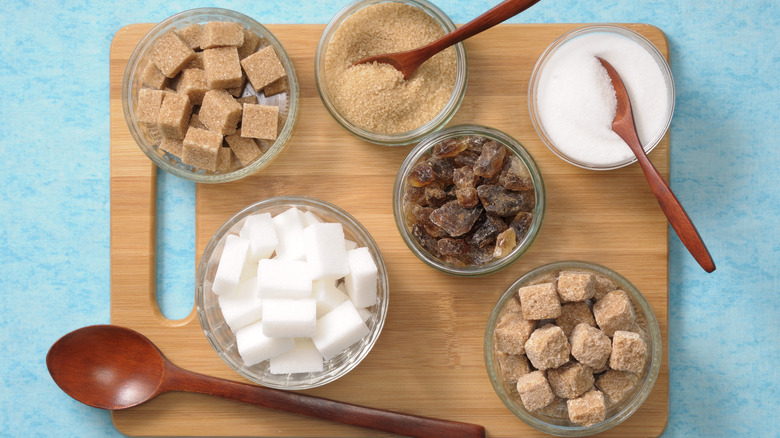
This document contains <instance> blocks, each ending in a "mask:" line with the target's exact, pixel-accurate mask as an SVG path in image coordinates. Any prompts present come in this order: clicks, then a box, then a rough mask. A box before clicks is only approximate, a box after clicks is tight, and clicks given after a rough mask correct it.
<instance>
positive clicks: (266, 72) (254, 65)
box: [241, 46, 286, 92]
mask: <svg viewBox="0 0 780 438" xmlns="http://www.w3.org/2000/svg"><path fill="white" fill-rule="evenodd" d="M241 67H243V68H244V71H245V72H246V76H247V77H248V78H249V82H250V83H251V84H252V87H254V89H255V91H257V92H260V90H262V89H263V88H265V86H266V85H268V84H270V83H271V82H273V81H276V80H278V79H280V78H282V77H284V76H285V75H286V73H285V71H284V66H283V65H282V63H281V62H280V61H279V57H277V56H276V52H274V48H273V47H271V46H267V47H265V48H263V49H261V50H259V51H257V52H255V53H253V54H252V55H250V56H247V57H246V58H244V59H242V60H241Z"/></svg>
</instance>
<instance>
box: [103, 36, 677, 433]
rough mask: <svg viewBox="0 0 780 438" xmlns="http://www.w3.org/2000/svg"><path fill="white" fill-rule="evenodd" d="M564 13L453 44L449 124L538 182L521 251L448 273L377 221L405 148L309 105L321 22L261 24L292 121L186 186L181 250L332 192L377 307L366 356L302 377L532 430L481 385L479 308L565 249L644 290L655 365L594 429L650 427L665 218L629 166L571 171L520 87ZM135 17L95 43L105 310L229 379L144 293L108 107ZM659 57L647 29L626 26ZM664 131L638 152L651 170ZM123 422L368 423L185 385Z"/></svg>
mask: <svg viewBox="0 0 780 438" xmlns="http://www.w3.org/2000/svg"><path fill="white" fill-rule="evenodd" d="M577 26H578V25H573V24H539V25H526V24H505V25H500V26H498V27H496V28H495V29H492V30H490V31H488V32H485V33H483V34H481V35H479V36H476V37H474V38H472V39H470V40H469V41H468V42H467V43H466V49H467V53H468V60H469V84H468V91H467V94H466V97H465V99H464V101H463V105H462V106H461V108H460V110H459V111H458V113H457V115H456V116H455V118H454V119H453V121H452V122H451V123H450V124H459V123H478V124H483V125H487V126H491V127H494V128H497V129H500V130H502V131H505V132H507V133H508V134H510V135H512V136H513V137H515V138H516V139H518V140H519V141H520V142H521V143H522V144H523V145H524V146H525V147H526V148H527V149H528V151H529V152H530V153H531V155H533V157H534V158H535V159H536V161H537V162H538V164H539V167H540V169H541V172H542V175H543V178H544V182H545V186H546V189H547V201H548V207H547V214H546V217H545V221H544V225H543V227H542V230H541V234H540V235H539V238H538V239H537V240H536V242H535V243H534V245H533V247H532V248H531V250H530V251H529V252H528V253H526V254H525V255H524V256H523V257H522V258H521V259H520V260H518V261H517V262H516V263H514V264H513V265H511V266H510V267H508V268H507V269H505V270H503V271H501V272H499V273H497V274H494V275H492V276H488V277H483V278H469V279H464V278H456V277H452V276H448V275H446V274H442V273H439V272H438V271H435V270H433V269H431V268H429V267H427V266H426V265H424V264H423V263H422V262H420V261H419V260H417V259H416V258H415V257H414V256H413V255H412V254H411V252H410V251H409V250H408V248H407V247H406V246H405V245H404V243H403V242H402V240H401V238H400V236H399V234H398V231H397V229H396V227H395V224H394V221H393V213H392V207H391V199H392V193H391V192H392V186H393V181H394V178H395V175H396V172H397V170H398V168H399V166H400V164H401V162H402V161H403V159H404V157H405V156H406V154H407V153H408V152H409V151H410V150H411V146H405V147H383V146H377V145H373V144H370V143H366V142H363V141H359V140H357V139H356V138H354V137H352V136H351V135H350V134H348V133H347V132H346V131H345V130H343V129H342V128H341V127H340V126H339V125H338V124H336V122H335V121H334V120H333V119H332V118H331V117H330V115H329V114H328V113H327V112H326V110H325V108H324V107H323V105H322V103H321V101H320V98H319V95H318V94H317V89H316V86H315V83H314V72H313V69H314V52H315V47H316V45H317V41H318V39H319V36H320V34H321V33H322V30H323V29H324V26H323V25H270V26H268V27H269V29H270V30H271V31H272V32H273V33H274V34H275V35H276V36H277V37H278V38H279V40H281V42H282V44H283V45H284V46H285V48H286V49H287V50H288V52H289V54H290V56H291V57H292V59H293V63H294V65H295V69H296V73H297V74H298V78H299V81H300V86H301V94H300V95H301V105H300V113H299V117H298V122H297V126H296V130H295V133H294V134H293V137H292V139H291V140H290V142H289V144H288V146H287V147H286V149H285V150H284V151H283V152H282V153H281V155H280V156H279V157H278V158H277V159H276V161H274V162H273V163H272V165H271V166H270V167H268V168H267V169H265V170H263V171H262V172H261V173H258V174H255V175H253V176H251V177H248V178H245V179H244V180H242V181H237V182H232V183H227V184H221V185H198V187H197V192H196V230H195V232H196V240H195V241H196V257H195V258H196V260H193V265H192V268H191V269H192V271H193V274H194V271H195V266H196V265H197V259H198V258H199V256H200V254H201V252H202V251H203V249H204V248H205V246H206V243H207V242H208V240H209V238H210V237H211V235H212V233H213V232H214V231H216V229H217V228H218V227H219V226H220V225H221V224H222V222H224V221H225V220H226V219H228V218H229V217H230V216H232V215H233V214H234V213H236V212H237V211H239V210H240V209H242V208H243V207H245V206H247V205H249V204H251V203H253V202H256V201H258V200H261V199H265V198H268V197H271V196H276V195H307V196H313V197H316V198H320V199H323V200H325V201H329V202H331V203H333V204H336V205H338V206H340V207H342V208H344V209H345V210H347V211H348V212H350V213H351V214H352V215H353V216H355V217H356V218H357V219H358V220H359V221H360V222H362V223H363V225H365V227H366V228H367V229H368V230H369V232H371V234H372V235H373V237H374V238H375V240H376V241H377V243H378V245H379V248H380V249H381V251H382V254H383V255H384V257H385V261H386V263H387V267H388V271H389V276H390V307H389V312H388V316H387V322H386V324H385V327H384V330H383V332H382V334H381V336H380V338H379V341H378V342H377V343H376V345H375V347H374V349H373V350H372V352H371V354H369V356H368V357H367V358H366V359H365V360H364V361H363V362H362V363H361V364H360V365H359V366H358V367H357V368H356V369H355V370H353V371H352V372H351V373H350V374H348V375H347V376H345V377H343V378H341V379H340V380H337V381H336V382H333V383H331V384H329V385H326V386H324V387H320V388H315V389H313V390H308V391H305V392H306V393H309V394H314V395H318V396H322V397H327V398H332V399H336V400H341V401H345V402H350V403H356V404H362V405H368V406H372V407H376V408H380V409H390V410H396V411H402V412H407V413H413V414H418V415H425V416H432V417H440V418H444V419H450V420H459V421H465V422H471V423H477V424H482V425H484V426H485V427H486V429H487V433H488V436H491V437H508V436H539V435H542V434H541V433H539V432H537V431H536V430H534V429H532V428H530V427H529V426H527V425H526V424H525V423H523V422H522V421H520V420H519V419H517V418H516V417H515V416H513V415H512V414H511V413H510V412H509V411H508V410H507V409H506V408H505V407H504V405H503V404H502V403H501V401H500V400H499V399H498V397H497V396H496V395H495V393H494V392H493V389H492V387H491V385H490V382H489V381H488V377H487V373H486V371H485V365H484V362H483V337H484V332H485V325H486V323H487V319H488V316H489V314H490V312H491V309H492V308H493V306H494V304H495V303H496V301H497V300H498V298H499V296H500V295H501V294H502V293H503V292H504V290H505V289H506V288H507V287H508V286H509V285H510V284H511V283H512V282H513V281H514V280H515V279H517V278H518V277H519V276H520V275H522V274H523V273H525V272H527V271H529V270H530V269H532V268H535V267H537V266H540V265H542V264H545V263H548V262H552V261H558V260H567V259H579V260H585V261H590V262H595V263H598V264H602V265H604V266H607V267H610V268H612V269H614V270H616V271H618V272H620V273H621V274H623V275H624V276H625V277H627V278H628V279H629V280H630V281H631V282H633V283H634V284H635V285H636V286H637V287H638V288H639V289H640V290H641V291H642V292H644V294H645V295H646V297H647V299H648V300H649V302H650V304H651V305H652V307H653V310H654V311H655V313H656V316H657V318H658V323H659V324H660V327H661V334H662V337H663V341H664V346H663V355H664V360H663V365H662V366H661V372H660V375H659V376H658V381H657V383H656V385H655V388H654V389H653V391H652V393H651V395H650V397H649V398H648V400H647V401H646V402H645V404H644V405H643V406H642V407H641V408H640V409H639V411H637V413H636V414H635V415H634V416H633V417H631V418H630V419H629V420H627V421H626V422H625V423H623V424H621V425H620V426H618V427H616V428H614V429H612V430H611V431H609V432H606V433H605V435H609V436H657V435H659V434H660V433H661V432H662V431H663V429H664V427H665V426H666V421H667V418H668V406H669V368H668V365H667V364H668V356H667V354H668V346H667V339H668V336H667V328H668V327H667V322H668V317H667V316H668V307H667V305H668V239H667V237H668V234H667V233H668V228H667V224H666V220H665V217H664V215H663V214H662V213H661V211H660V209H659V208H658V206H657V204H656V201H655V199H654V197H653V195H652V193H651V192H650V189H649V188H648V185H647V183H646V182H645V180H644V178H643V176H642V173H641V171H640V168H639V166H637V165H632V166H629V167H627V168H624V169H620V170H615V171H610V172H594V171H586V170H582V169H579V168H577V167H574V166H572V165H569V164H567V163H565V162H563V161H562V160H560V159H559V158H557V157H556V156H555V155H553V153H552V152H550V151H549V150H548V149H547V148H546V147H545V146H544V144H543V143H542V142H541V141H540V140H539V138H538V137H537V135H536V133H535V132H534V129H533V126H532V125H531V121H530V119H529V116H528V106H527V102H526V92H527V89H528V81H529V77H530V75H531V71H532V69H533V66H534V63H535V62H536V60H537V59H538V57H539V55H540V54H541V53H542V51H544V49H545V48H546V47H547V45H548V44H550V43H551V42H552V41H553V40H554V39H555V38H557V37H558V36H559V35H561V34H563V33H564V32H566V31H567V30H569V29H572V28H574V27H577ZM151 27H152V25H151V24H135V25H130V26H127V27H124V28H122V29H120V30H119V32H117V34H116V36H115V38H114V40H113V43H112V45H111V100H110V105H111V322H112V323H113V324H119V325H123V326H128V327H131V328H133V329H136V330H138V331H140V332H142V333H143V334H145V335H146V336H148V337H149V338H151V339H152V341H154V342H155V343H156V344H157V345H158V346H159V347H160V349H161V350H162V351H163V352H164V353H165V354H166V355H167V356H168V357H169V358H170V359H171V360H172V361H173V362H174V363H176V364H178V365H180V366H182V367H184V368H188V369H191V370H193V371H197V372H201V373H206V374H210V375H215V376H219V377H223V378H227V379H232V380H242V378H241V377H240V376H239V375H238V374H236V373H235V372H233V371H232V370H231V369H230V368H229V367H228V366H227V365H225V364H224V363H223V362H222V360H221V359H220V358H219V357H218V356H217V355H216V353H214V351H213V350H212V349H211V347H210V346H209V344H208V343H207V341H206V338H205V336H204V335H203V332H202V331H201V328H200V324H199V322H198V319H197V316H196V314H195V311H194V310H193V311H192V312H191V313H190V315H189V316H188V317H186V318H184V319H182V320H178V321H172V320H167V319H165V318H164V317H163V316H162V314H161V313H160V310H159V308H158V307H157V304H156V298H155V216H156V212H155V202H156V201H155V199H156V168H155V167H154V166H153V165H152V163H151V161H150V160H149V159H147V157H146V156H145V155H143V153H142V152H141V151H140V149H139V148H138V147H137V146H136V144H135V143H134V141H133V139H132V137H131V136H130V134H129V132H128V129H127V125H126V124H125V120H124V116H123V114H122V103H121V86H122V75H123V73H124V69H125V65H126V63H127V60H128V58H129V56H130V53H131V52H132V50H133V48H134V47H135V45H136V43H137V42H138V41H139V40H140V38H141V37H142V36H143V35H144V34H145V33H146V32H147V31H148V30H149V29H150V28H151ZM628 27H630V28H632V29H635V30H637V31H639V32H640V33H642V34H643V35H645V36H646V37H648V38H649V39H650V40H651V41H652V42H653V43H654V44H655V45H656V46H657V47H658V48H659V49H660V50H661V52H662V53H663V54H664V55H665V56H667V58H668V52H669V46H668V42H667V40H666V37H665V36H664V34H663V32H662V31H661V30H659V29H658V28H655V27H653V26H649V25H644V24H632V25H628ZM669 150H670V141H669V136H668V135H667V136H666V138H665V139H664V140H663V141H662V142H661V144H660V145H659V146H658V147H657V148H656V149H655V150H654V151H653V152H652V153H651V154H650V158H651V160H652V161H653V162H654V163H655V165H656V166H657V167H658V168H659V170H660V171H661V173H663V174H664V175H665V176H666V177H667V179H668V176H669ZM112 419H113V422H114V424H115V426H116V427H117V429H118V430H119V431H120V432H122V433H124V434H127V435H141V436H148V435H155V436H161V435H163V436H170V435H180V436H181V435H186V436H215V435H230V436H247V435H253V436H274V437H277V436H278V437H286V436H384V435H383V434H380V433H377V432H373V431H369V430H365V429H360V428H356V427H351V426H342V425H338V424H332V423H329V422H327V421H322V420H316V419H311V418H307V417H300V416H296V415H292V414H287V413H282V412H276V411H273V410H268V409H263V408H258V407H254V406H248V405H244V404H240V403H235V402H231V401H226V400H221V399H216V398H210V397H207V396H201V395H193V394H182V393H175V394H165V395H163V396H160V397H159V398H157V399H155V400H153V401H151V402H149V403H147V404H144V405H142V406H139V407H136V408H132V409H128V410H124V411H116V412H113V413H112Z"/></svg>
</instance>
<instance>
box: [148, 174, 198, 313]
mask: <svg viewBox="0 0 780 438" xmlns="http://www.w3.org/2000/svg"><path fill="white" fill-rule="evenodd" d="M156 202H157V208H156V210H157V235H156V239H157V245H156V246H157V250H156V254H157V257H156V258H157V261H156V265H157V269H156V274H155V275H156V278H155V280H156V283H157V288H156V298H157V307H158V308H159V312H160V313H161V314H162V316H163V317H164V318H166V319H169V320H182V319H185V318H188V317H189V316H192V315H193V314H194V313H195V292H194V291H195V276H194V275H193V272H195V267H194V264H195V184H194V183H192V182H190V181H186V180H184V179H181V178H178V177H176V176H173V175H171V174H169V173H167V172H162V171H158V172H157V201H156ZM155 313H157V312H155Z"/></svg>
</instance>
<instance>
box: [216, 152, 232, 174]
mask: <svg viewBox="0 0 780 438" xmlns="http://www.w3.org/2000/svg"><path fill="white" fill-rule="evenodd" d="M234 157H235V154H233V151H232V150H231V149H230V148H229V147H224V146H223V147H221V148H219V152H218V153H217V171H218V172H229V171H231V170H232V169H233V160H234Z"/></svg>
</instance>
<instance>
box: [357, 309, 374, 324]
mask: <svg viewBox="0 0 780 438" xmlns="http://www.w3.org/2000/svg"><path fill="white" fill-rule="evenodd" d="M357 311H358V314H359V315H360V319H362V320H363V322H366V321H368V320H369V319H371V311H370V310H368V309H366V308H365V307H361V308H359V309H357Z"/></svg>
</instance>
